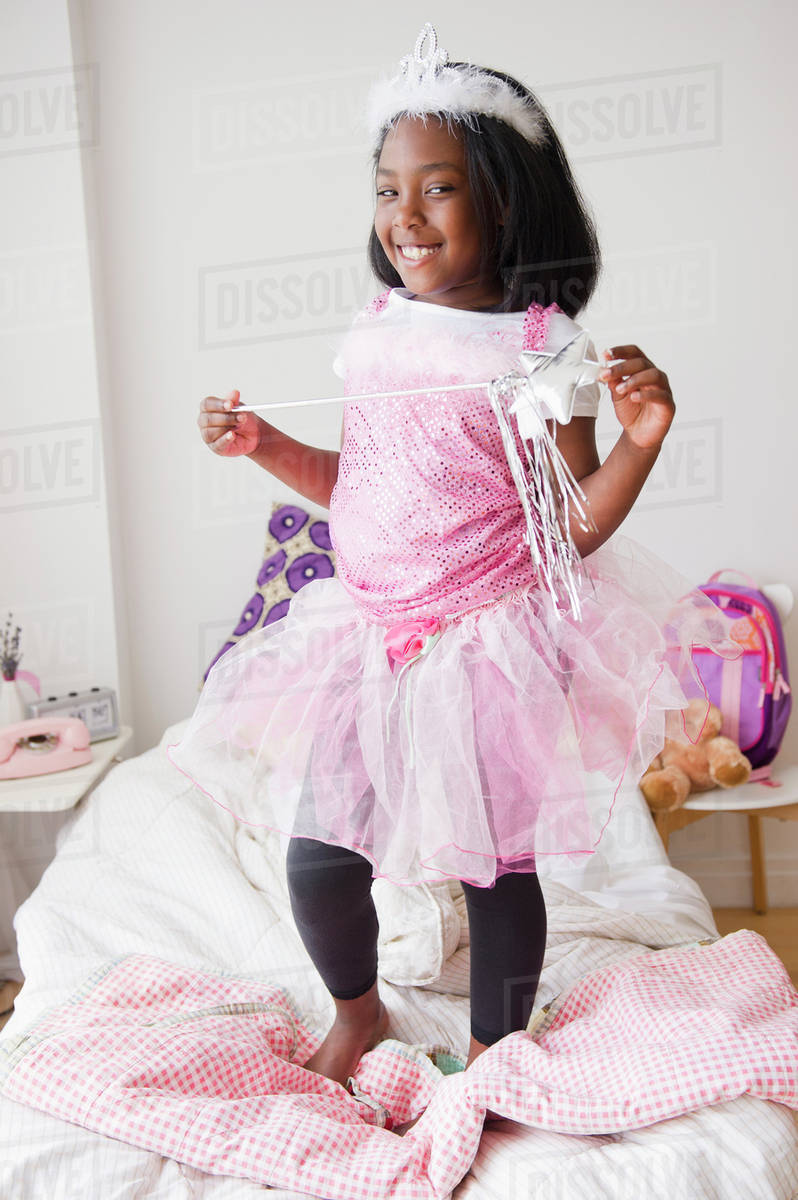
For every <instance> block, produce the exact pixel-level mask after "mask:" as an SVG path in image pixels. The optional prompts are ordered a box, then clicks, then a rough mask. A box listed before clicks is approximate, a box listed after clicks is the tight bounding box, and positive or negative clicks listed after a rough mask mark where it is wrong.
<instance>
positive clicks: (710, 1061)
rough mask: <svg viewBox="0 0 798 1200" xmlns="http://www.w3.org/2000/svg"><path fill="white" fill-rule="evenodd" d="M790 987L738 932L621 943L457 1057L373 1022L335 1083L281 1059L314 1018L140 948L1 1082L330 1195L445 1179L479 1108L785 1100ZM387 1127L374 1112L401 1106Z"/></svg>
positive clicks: (404, 1188) (84, 1116)
mask: <svg viewBox="0 0 798 1200" xmlns="http://www.w3.org/2000/svg"><path fill="white" fill-rule="evenodd" d="M797 1001H798V993H796V991H795V989H794V988H793V986H792V984H791V983H790V979H789V977H788V975H787V973H786V971H785V970H784V967H783V965H782V964H781V962H780V961H779V959H778V958H777V957H776V955H775V954H774V953H773V952H772V950H771V949H770V947H769V946H768V945H767V943H766V942H765V941H764V940H763V939H762V938H761V937H760V936H759V935H758V934H756V933H752V932H751V931H749V930H741V931H739V932H738V933H735V934H731V935H729V936H728V937H725V938H722V939H720V940H718V941H716V942H714V943H713V944H711V945H697V946H694V947H690V948H677V949H672V950H661V951H656V952H643V953H640V954H632V955H630V956H629V958H627V959H625V960H622V961H621V962H620V963H619V962H615V963H613V964H611V965H610V966H608V967H606V968H603V969H601V970H598V971H594V972H592V973H591V974H590V975H588V976H586V977H585V978H584V979H581V980H580V981H579V982H578V983H576V984H575V985H574V986H573V987H572V988H570V989H569V990H568V991H567V992H566V993H564V994H563V995H562V996H561V997H559V998H558V1000H557V1001H556V1002H555V1003H554V1004H553V1005H552V1007H551V1009H550V1011H549V1012H548V1014H547V1016H546V1018H545V1022H544V1024H543V1025H541V1026H539V1027H538V1029H537V1030H536V1032H535V1033H534V1035H530V1034H528V1033H526V1032H524V1033H513V1034H510V1035H509V1036H508V1037H506V1038H504V1039H503V1040H502V1041H501V1042H498V1043H497V1044H496V1045H495V1046H492V1047H491V1048H490V1049H489V1050H487V1051H486V1052H485V1053H484V1054H482V1055H481V1056H480V1058H478V1059H477V1060H476V1061H475V1062H474V1063H473V1065H472V1066H471V1067H470V1068H469V1070H468V1071H465V1072H461V1073H459V1074H455V1075H446V1076H444V1075H442V1074H441V1073H440V1072H439V1071H438V1070H437V1068H436V1067H435V1066H434V1065H433V1062H432V1060H431V1058H430V1057H429V1056H428V1055H427V1054H426V1053H425V1052H424V1049H423V1048H420V1047H410V1046H406V1045H403V1044H402V1043H399V1042H396V1041H392V1040H387V1041H384V1042H382V1043H380V1045H379V1046H378V1047H376V1048H375V1049H374V1050H372V1051H371V1052H370V1053H368V1054H366V1055H365V1056H364V1058H363V1059H362V1060H361V1063H360V1065H359V1067H358V1070H357V1072H356V1074H355V1079H354V1087H353V1091H354V1094H353V1095H352V1094H350V1093H349V1092H348V1091H347V1090H346V1089H345V1088H343V1087H341V1086H340V1085H339V1084H337V1083H333V1082H332V1081H331V1080H328V1079H325V1078H323V1077H322V1076H320V1075H316V1074H315V1073H313V1072H310V1071H306V1070H305V1069H304V1068H303V1067H301V1066H300V1065H299V1064H300V1063H301V1062H304V1061H305V1060H306V1059H307V1058H308V1057H309V1055H310V1054H311V1053H312V1052H313V1050H314V1049H315V1048H316V1045H317V1044H318V1042H319V1040H320V1039H319V1037H318V1035H315V1036H314V1035H313V1034H311V1032H310V1031H309V1030H308V1029H307V1028H306V1027H305V1026H304V1025H303V1024H302V1021H301V1018H300V1014H299V1013H298V1011H297V1010H296V1008H295V1005H294V1003H293V1001H292V999H291V997H290V996H289V995H288V994H287V993H286V992H285V991H284V990H282V989H280V988H277V987H272V986H269V985H268V984H265V983H260V982H256V981H253V980H247V979H236V978H231V977H229V976H218V975H211V974H206V973H202V972H199V971H196V970H190V969H187V968H184V967H179V966H176V965H174V964H171V963H167V962H163V961H160V960H158V959H154V958H149V957H146V956H143V955H132V956H130V957H128V958H124V959H122V960H121V961H119V962H116V963H112V964H110V965H109V966H106V967H105V968H103V969H102V970H101V971H98V972H97V973H95V975H94V976H93V977H92V978H91V979H90V980H89V981H88V983H87V984H86V985H85V986H84V988H82V989H81V991H80V993H79V994H78V995H76V996H74V997H73V998H72V999H71V1000H70V1001H68V1002H67V1003H65V1004H61V1005H59V1006H58V1007H57V1008H55V1009H54V1010H53V1011H51V1012H50V1013H49V1014H48V1015H46V1016H45V1017H44V1018H43V1019H42V1020H40V1021H39V1022H38V1023H37V1024H36V1025H34V1027H33V1028H32V1029H31V1030H29V1031H28V1032H27V1033H25V1034H21V1035H19V1036H18V1037H17V1038H16V1039H9V1040H7V1041H6V1042H5V1043H3V1047H2V1054H3V1062H2V1063H0V1080H2V1089H1V1090H2V1092H3V1094H4V1095H6V1096H8V1097H9V1098H10V1099H12V1100H16V1101H18V1102H20V1103H23V1104H28V1105H31V1106H33V1107H34V1108H38V1109H42V1110H44V1111H45V1112H48V1113H51V1114H53V1115H55V1116H58V1117H62V1118H64V1119H65V1120H67V1121H73V1122H75V1123H77V1124H79V1125H83V1126H85V1127H86V1128H87V1129H92V1130H95V1131H97V1132H99V1133H103V1134H107V1135H108V1136H110V1137H113V1138H118V1139H121V1140H122V1141H125V1142H129V1143H132V1144H133V1145H136V1146H140V1147H144V1148H145V1149H149V1150H153V1151H156V1152H157V1153H159V1154H162V1155H167V1156H169V1157H171V1158H174V1159H177V1160H179V1161H181V1162H184V1163H187V1164H190V1165H191V1166H194V1167H198V1168H200V1169H201V1170H204V1171H207V1172H209V1173H211V1174H216V1175H233V1176H241V1177H244V1178H247V1179H252V1180H254V1181H256V1182H259V1183H263V1184H269V1185H271V1186H272V1187H283V1188H287V1189H294V1190H296V1191H300V1192H307V1193H310V1194H312V1195H316V1196H323V1197H329V1198H330V1200H339V1198H340V1200H361V1198H362V1200H371V1198H372V1197H373V1198H374V1200H384V1198H385V1197H394V1198H396V1200H433V1198H439V1197H444V1196H448V1195H449V1193H450V1192H451V1190H452V1189H453V1188H454V1187H455V1186H456V1185H457V1183H458V1182H459V1181H460V1179H462V1177H463V1176H464V1175H465V1173H466V1171H467V1170H468V1168H469V1166H470V1164H471V1162H472V1160H473V1157H474V1155H475V1153H476V1150H477V1147H478V1145H479V1139H480V1134H481V1131H482V1125H483V1119H484V1115H485V1111H486V1109H491V1110H493V1111H494V1112H496V1113H499V1114H501V1115H502V1116H506V1117H509V1118H512V1119H513V1120H515V1121H519V1122H522V1123H523V1124H527V1125H530V1126H535V1127H540V1128H543V1129H549V1130H554V1131H558V1132H561V1133H575V1134H585V1133H613V1132H619V1131H622V1130H626V1129H635V1128H639V1127H641V1126H645V1125H650V1124H652V1123H654V1122H656V1121H661V1120H664V1119H666V1118H668V1117H674V1116H677V1115H678V1114H680V1113H685V1112H690V1111H692V1110H694V1109H696V1108H700V1107H702V1106H703V1105H708V1104H717V1103H720V1102H721V1101H723V1100H727V1099H731V1098H733V1097H736V1096H739V1095H741V1094H742V1093H744V1092H748V1093H750V1094H751V1095H753V1096H758V1097H760V1098H762V1099H766V1100H773V1101H776V1102H778V1103H781V1104H786V1105H789V1106H790V1107H791V1108H798V1057H797V1055H796V1046H797V1045H798V1043H797V1042H796V1035H798V1007H797ZM425 1106H427V1107H426V1111H425V1112H424V1113H423V1116H422V1118H421V1120H420V1121H419V1122H418V1124H417V1125H415V1126H414V1128H413V1129H412V1131H411V1132H410V1133H409V1134H407V1135H406V1136H405V1137H403V1138H400V1137H397V1136H396V1135H395V1134H393V1133H391V1132H390V1126H391V1124H392V1123H397V1124H398V1123H400V1122H403V1121H406V1120H408V1119H410V1118H411V1117H413V1116H415V1115H417V1113H418V1112H420V1111H421V1110H422V1109H424V1107H425Z"/></svg>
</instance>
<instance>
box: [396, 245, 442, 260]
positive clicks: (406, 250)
mask: <svg viewBox="0 0 798 1200" xmlns="http://www.w3.org/2000/svg"><path fill="white" fill-rule="evenodd" d="M399 249H400V250H401V251H402V254H403V255H404V256H405V258H415V259H419V258H426V257H427V255H429V254H434V253H435V251H436V250H437V249H438V247H437V246H400V247H399Z"/></svg>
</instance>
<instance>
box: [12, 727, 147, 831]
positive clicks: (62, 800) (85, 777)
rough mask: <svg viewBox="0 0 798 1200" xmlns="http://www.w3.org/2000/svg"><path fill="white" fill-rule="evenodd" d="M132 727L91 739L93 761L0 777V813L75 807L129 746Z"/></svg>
mask: <svg viewBox="0 0 798 1200" xmlns="http://www.w3.org/2000/svg"><path fill="white" fill-rule="evenodd" d="M132 737H133V730H132V729H131V728H130V726H128V725H123V726H122V728H121V729H120V731H119V733H118V735H117V736H116V737H115V738H108V739H107V740H106V741H104V742H92V745H91V753H92V760H91V762H89V763H85V764H84V765H83V766H82V767H71V768H70V769H69V770H68V771H53V772H51V774H49V775H29V776H28V777H27V779H0V813H4V812H60V811H61V810H63V809H65V808H74V806H75V805H76V804H77V803H78V801H79V800H82V799H83V797H84V796H86V795H88V793H89V792H90V791H91V789H92V788H93V787H95V785H96V784H98V783H99V782H100V780H101V779H102V777H103V775H105V774H106V773H107V772H108V771H109V770H110V768H111V767H112V766H113V764H114V763H116V762H119V761H120V760H121V757H122V751H123V750H124V749H125V747H126V746H128V745H129V743H130V741H131V739H132Z"/></svg>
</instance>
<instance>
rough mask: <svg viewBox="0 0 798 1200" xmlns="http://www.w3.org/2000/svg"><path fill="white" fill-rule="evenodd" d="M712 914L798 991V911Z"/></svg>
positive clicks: (2, 989)
mask: <svg viewBox="0 0 798 1200" xmlns="http://www.w3.org/2000/svg"><path fill="white" fill-rule="evenodd" d="M712 912H713V916H714V917H715V924H716V925H717V927H718V932H719V933H720V934H721V935H722V936H725V935H726V934H727V933H734V931H735V930H737V929H753V930H754V932H755V933H761V934H762V937H763V938H764V939H765V941H766V942H768V944H769V945H770V946H771V948H772V949H773V950H774V951H775V952H776V954H778V956H779V958H780V959H781V961H782V962H783V963H784V965H785V967H786V968H787V971H788V972H789V975H790V978H791V979H792V981H793V983H794V984H795V986H796V987H798V908H771V909H770V910H769V911H768V912H767V913H765V915H764V916H758V915H757V914H756V913H755V912H754V911H753V910H752V909H750V908H715V909H713V910H712ZM20 986H21V985H20V984H18V983H3V984H0V1029H2V1028H3V1026H4V1025H5V1023H6V1021H7V1020H8V1019H9V1017H10V1016H11V1011H13V1007H12V1006H13V1003H14V997H15V996H16V994H17V992H18V991H19V989H20Z"/></svg>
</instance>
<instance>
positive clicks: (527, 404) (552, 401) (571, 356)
mask: <svg viewBox="0 0 798 1200" xmlns="http://www.w3.org/2000/svg"><path fill="white" fill-rule="evenodd" d="M589 341H590V336H589V334H588V331H587V330H586V329H582V330H581V331H580V332H579V333H577V334H575V335H574V337H573V338H572V339H571V341H570V342H566V344H565V345H564V346H563V347H562V349H560V350H558V351H557V352H556V354H552V353H546V352H543V351H536V350H522V352H521V366H522V367H523V369H524V370H525V371H526V374H527V378H526V380H525V381H524V382H525V386H524V387H522V388H520V389H519V392H518V396H517V398H516V399H515V401H514V402H513V405H512V408H511V409H510V411H511V412H513V413H515V417H516V421H517V423H518V432H519V433H520V434H521V436H522V437H524V438H527V437H532V436H533V434H534V433H535V432H537V430H538V429H539V427H540V426H539V422H540V415H539V412H538V410H537V409H536V406H535V401H537V402H538V403H543V404H545V406H546V408H547V409H548V411H549V413H550V414H551V415H552V417H554V419H555V420H556V421H558V422H559V423H560V425H567V424H568V422H569V421H570V420H571V417H572V416H573V411H574V393H575V392H577V391H578V390H579V388H581V387H587V385H588V384H591V383H595V382H596V380H597V379H598V375H599V371H601V370H602V369H603V368H602V365H601V363H600V362H599V361H598V359H597V358H595V359H594V358H586V357H585V355H586V353H587V350H588V344H589Z"/></svg>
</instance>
